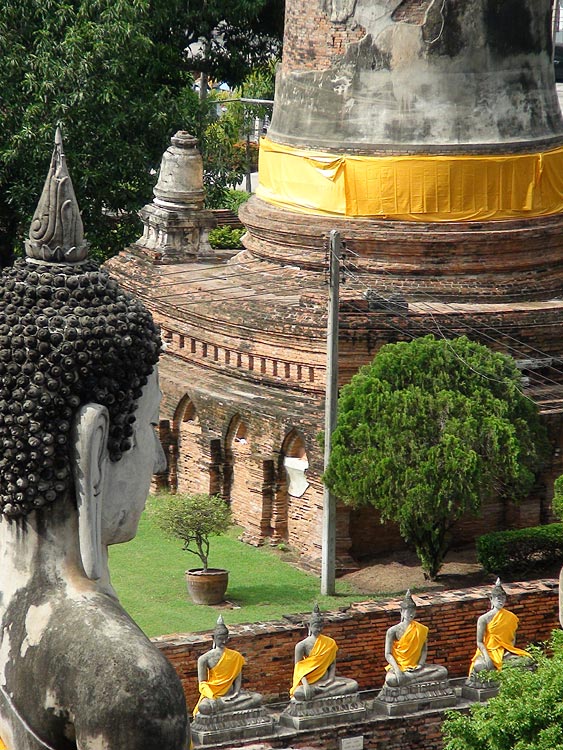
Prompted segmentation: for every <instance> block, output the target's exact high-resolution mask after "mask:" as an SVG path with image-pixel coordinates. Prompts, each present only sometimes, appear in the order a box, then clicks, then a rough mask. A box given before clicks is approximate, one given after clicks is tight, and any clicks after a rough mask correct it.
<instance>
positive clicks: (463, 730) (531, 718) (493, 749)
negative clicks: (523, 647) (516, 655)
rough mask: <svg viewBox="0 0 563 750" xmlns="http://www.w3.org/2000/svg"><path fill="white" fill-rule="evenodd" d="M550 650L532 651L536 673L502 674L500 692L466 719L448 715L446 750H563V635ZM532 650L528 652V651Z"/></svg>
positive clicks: (511, 671)
mask: <svg viewBox="0 0 563 750" xmlns="http://www.w3.org/2000/svg"><path fill="white" fill-rule="evenodd" d="M548 646H549V647H548V648H547V649H546V650H545V651H540V650H539V649H535V648H534V647H531V648H530V649H529V650H530V651H532V652H533V655H534V660H535V661H536V664H537V669H536V670H535V671H531V670H527V669H516V668H514V669H503V670H502V671H501V672H498V673H497V677H498V679H499V680H500V683H501V685H500V692H499V694H498V695H497V696H496V697H495V698H491V700H489V701H488V703H478V704H474V705H473V706H471V708H470V711H469V713H468V714H465V713H461V712H459V711H449V712H448V713H447V714H446V721H445V722H444V723H443V725H442V732H443V735H444V750H484V749H485V748H486V750H515V749H516V748H517V749H518V750H556V749H557V748H561V747H563V632H561V631H557V630H555V631H553V637H552V640H551V641H550V643H549V644H548ZM527 648H528V647H527Z"/></svg>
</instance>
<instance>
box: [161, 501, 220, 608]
mask: <svg viewBox="0 0 563 750" xmlns="http://www.w3.org/2000/svg"><path fill="white" fill-rule="evenodd" d="M149 512H150V516H151V518H152V519H153V520H154V522H155V523H156V525H157V526H158V527H159V529H161V531H163V532H164V533H165V534H166V535H167V536H169V537H173V538H175V539H181V540H182V542H183V549H184V550H186V552H191V553H192V554H194V555H196V556H197V557H199V559H200V560H201V564H202V567H201V568H192V569H191V570H187V571H186V580H187V585H188V592H189V594H190V596H191V598H192V600H193V602H194V604H219V603H220V602H222V601H223V598H224V596H225V591H226V590H227V584H228V577H229V571H228V570H224V569H223V568H210V567H209V566H208V558H209V537H211V536H218V535H219V534H223V533H224V532H225V531H227V529H228V528H229V526H230V525H231V523H232V521H231V511H230V509H229V507H228V506H227V504H226V503H225V501H224V500H223V499H222V498H221V497H219V496H218V495H206V494H203V493H194V494H178V495H164V494H160V495H159V496H158V502H157V503H155V504H154V505H153V506H152V507H151V509H150V511H149Z"/></svg>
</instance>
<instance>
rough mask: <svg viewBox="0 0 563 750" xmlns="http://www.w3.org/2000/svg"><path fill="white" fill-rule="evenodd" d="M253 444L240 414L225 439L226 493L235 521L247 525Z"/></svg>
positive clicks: (231, 424) (232, 422)
mask: <svg viewBox="0 0 563 750" xmlns="http://www.w3.org/2000/svg"><path fill="white" fill-rule="evenodd" d="M251 455H252V451H251V445H250V438H249V430H248V425H247V423H246V422H245V421H244V419H243V418H242V417H241V415H240V414H235V415H234V416H233V417H232V419H231V422H230V424H229V428H228V430H227V435H226V439H225V467H224V482H225V489H224V495H225V497H226V498H227V500H228V502H229V504H230V506H231V511H232V514H233V521H234V522H235V523H238V524H240V525H241V526H244V527H245V528H246V527H247V524H248V521H249V513H250V510H251V508H250V488H249V485H248V479H249V477H250V475H251Z"/></svg>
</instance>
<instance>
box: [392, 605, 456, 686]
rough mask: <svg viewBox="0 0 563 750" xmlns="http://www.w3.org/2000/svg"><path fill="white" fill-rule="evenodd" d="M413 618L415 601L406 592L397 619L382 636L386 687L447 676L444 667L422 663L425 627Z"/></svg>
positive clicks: (425, 636)
mask: <svg viewBox="0 0 563 750" xmlns="http://www.w3.org/2000/svg"><path fill="white" fill-rule="evenodd" d="M415 617H416V604H415V602H414V599H413V598H412V596H411V592H410V591H407V593H406V594H405V598H404V599H403V601H402V602H401V620H400V622H399V623H398V624H397V625H393V626H392V627H390V628H389V630H388V631H387V633H386V636H385V658H386V660H387V667H386V670H387V674H386V677H385V684H386V685H388V686H389V687H399V686H401V685H409V684H415V683H422V682H438V681H440V680H445V679H447V676H448V670H447V669H446V667H442V666H440V665H432V664H427V663H426V652H427V638H428V628H427V627H426V625H423V624H422V623H420V622H417V621H416V620H415V619H414V618H415Z"/></svg>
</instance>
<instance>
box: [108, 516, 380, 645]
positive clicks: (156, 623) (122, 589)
mask: <svg viewBox="0 0 563 750" xmlns="http://www.w3.org/2000/svg"><path fill="white" fill-rule="evenodd" d="M238 534H240V529H231V530H230V531H229V533H228V534H226V535H224V536H219V537H214V538H213V539H212V540H211V554H210V566H212V567H215V568H227V569H228V570H229V571H230V574H229V588H228V591H227V595H226V598H227V600H228V602H229V603H230V605H232V607H233V608H230V607H225V606H218V607H207V606H202V605H195V604H192V602H191V601H190V599H189V598H188V594H187V589H186V582H185V577H184V571H185V570H187V569H188V568H197V567H200V564H199V558H197V557H196V556H195V555H192V554H190V553H189V552H184V551H183V550H182V544H181V542H180V541H177V540H171V539H169V538H167V537H165V536H164V535H163V534H162V532H161V531H159V530H158V529H157V528H156V527H155V525H154V524H153V523H152V521H151V520H150V519H149V517H148V515H147V514H146V513H145V514H143V517H142V519H141V523H140V526H139V532H138V534H137V536H136V537H135V539H133V541H132V542H129V543H128V544H118V545H115V546H113V547H110V570H111V578H112V583H113V586H114V588H115V589H116V591H117V593H118V595H119V598H120V600H121V603H122V604H123V606H124V607H125V609H126V610H127V611H128V612H129V614H130V615H131V616H132V617H133V619H134V620H135V621H136V622H137V623H138V624H139V625H140V627H141V628H142V629H143V630H144V631H145V633H146V634H147V635H149V636H154V635H166V634H169V633H187V632H197V631H200V630H209V629H212V628H213V626H214V625H215V622H216V620H217V617H218V615H219V613H222V614H223V617H224V618H225V622H226V623H227V625H228V624H233V623H240V622H257V621H259V620H262V621H263V620H277V619H280V618H281V617H282V616H283V615H284V614H291V613H297V612H309V611H311V610H312V608H313V606H314V604H315V602H318V603H319V606H320V607H321V609H325V610H327V609H337V608H338V607H341V606H343V605H345V604H348V603H350V602H352V601H361V600H362V599H365V598H366V597H365V595H361V594H357V595H354V592H353V591H352V590H351V588H350V587H349V586H346V585H345V584H343V583H340V582H338V581H337V595H336V596H335V597H325V596H320V594H319V591H320V579H319V578H318V577H317V576H314V575H312V574H309V573H305V572H304V571H301V570H298V569H297V568H295V567H294V566H292V565H290V564H288V563H286V562H284V561H283V560H282V559H280V556H279V554H276V553H275V552H274V551H273V550H271V549H269V548H268V547H260V548H255V547H250V546H249V545H247V544H243V543H242V542H239V541H238V539H237V538H236V537H237V535H238Z"/></svg>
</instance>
